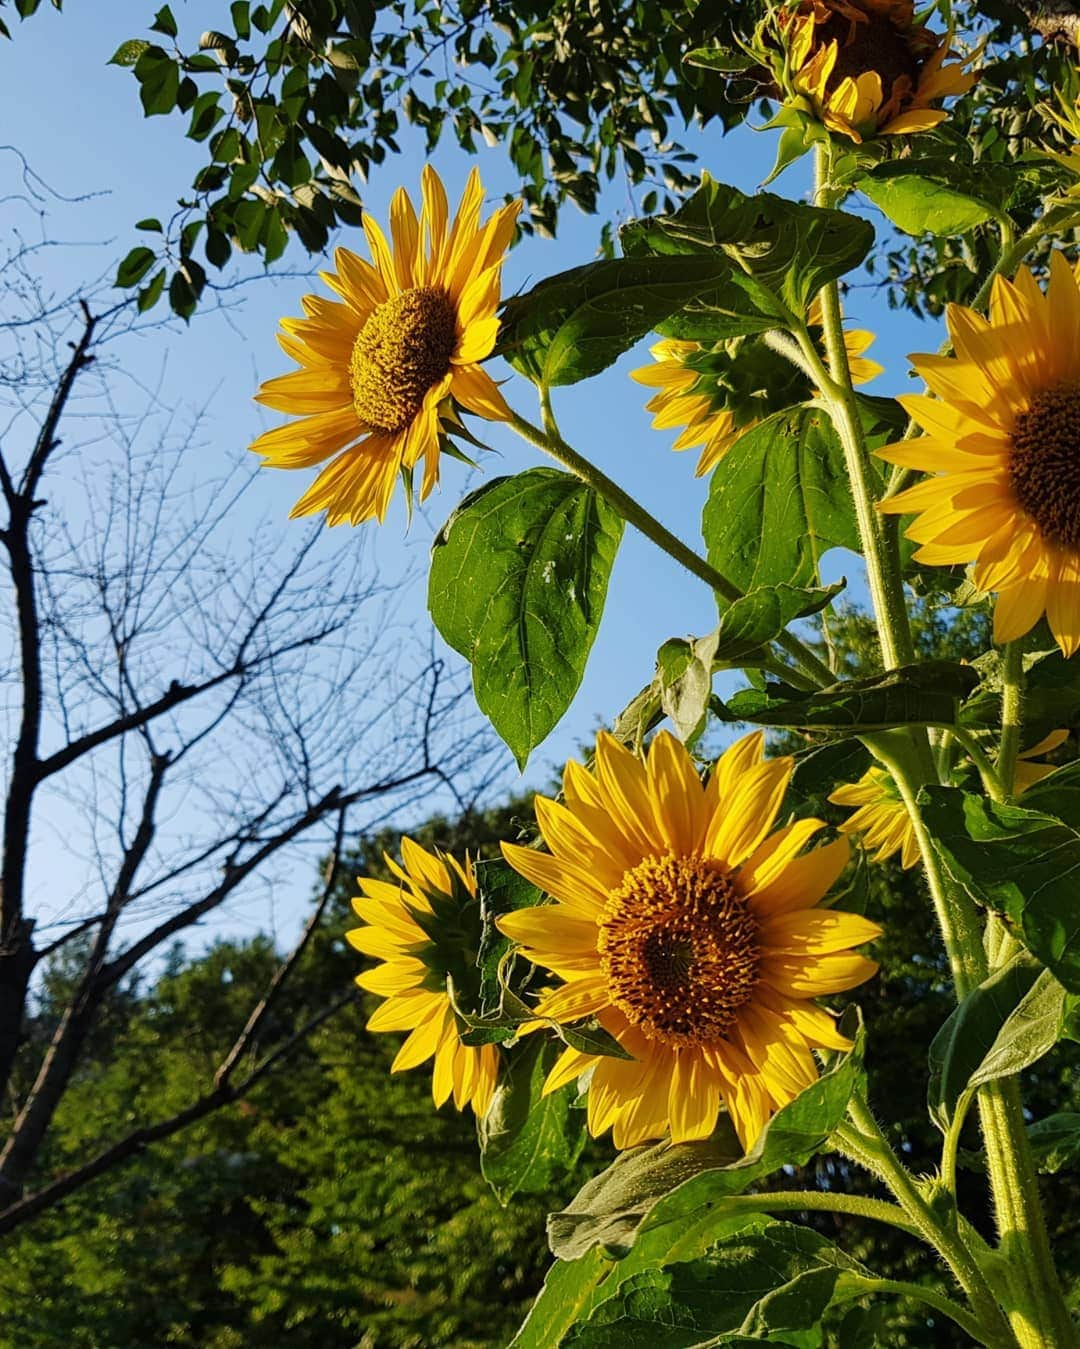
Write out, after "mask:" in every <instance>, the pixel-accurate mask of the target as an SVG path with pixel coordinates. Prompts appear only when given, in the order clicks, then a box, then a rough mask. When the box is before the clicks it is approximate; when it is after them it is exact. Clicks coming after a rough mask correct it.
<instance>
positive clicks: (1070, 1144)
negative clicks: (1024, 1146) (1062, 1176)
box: [1028, 1111, 1080, 1176]
mask: <svg viewBox="0 0 1080 1349" xmlns="http://www.w3.org/2000/svg"><path fill="white" fill-rule="evenodd" d="M1028 1138H1029V1140H1030V1141H1031V1150H1032V1152H1033V1153H1034V1154H1035V1165H1036V1166H1037V1167H1038V1168H1039V1170H1040V1171H1042V1172H1043V1173H1044V1174H1046V1175H1051V1176H1053V1175H1056V1174H1057V1172H1058V1171H1065V1170H1069V1169H1071V1168H1072V1167H1074V1166H1075V1165H1076V1163H1077V1161H1080V1115H1077V1114H1075V1113H1074V1112H1072V1111H1063V1112H1062V1113H1061V1114H1057V1115H1047V1117H1046V1118H1045V1119H1040V1120H1036V1121H1035V1123H1034V1124H1032V1125H1029V1127H1028Z"/></svg>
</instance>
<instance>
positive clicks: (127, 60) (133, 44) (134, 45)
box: [107, 37, 150, 66]
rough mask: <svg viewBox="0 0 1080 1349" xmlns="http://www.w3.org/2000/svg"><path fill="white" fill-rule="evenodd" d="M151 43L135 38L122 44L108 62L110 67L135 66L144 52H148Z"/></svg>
mask: <svg viewBox="0 0 1080 1349" xmlns="http://www.w3.org/2000/svg"><path fill="white" fill-rule="evenodd" d="M149 48H150V43H149V42H146V41H145V40H144V39H143V38H138V37H133V38H130V39H129V40H128V41H127V42H121V44H120V45H119V47H117V49H116V51H114V52H113V54H112V56H110V57H109V60H108V62H107V64H108V65H110V66H133V65H135V63H136V62H137V61H138V59H139V57H140V56H142V54H143V52H145V51H148V50H149Z"/></svg>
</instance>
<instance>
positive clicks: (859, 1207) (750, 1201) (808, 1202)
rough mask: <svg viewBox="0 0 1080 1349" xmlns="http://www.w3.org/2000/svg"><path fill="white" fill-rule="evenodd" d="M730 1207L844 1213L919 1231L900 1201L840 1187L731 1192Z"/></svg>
mask: <svg viewBox="0 0 1080 1349" xmlns="http://www.w3.org/2000/svg"><path fill="white" fill-rule="evenodd" d="M731 1209H733V1210H735V1211H738V1212H744V1211H745V1212H748V1213H759V1212H760V1213H843V1214H846V1215H847V1216H849V1217H852V1218H867V1219H869V1220H870V1221H871V1222H877V1223H888V1225H889V1226H890V1227H896V1228H899V1229H900V1231H901V1232H906V1233H907V1234H908V1236H918V1235H919V1234H920V1233H919V1227H918V1225H917V1224H916V1223H914V1222H912V1221H911V1219H910V1218H909V1217H908V1216H907V1214H906V1213H905V1212H904V1210H903V1209H902V1208H901V1207H900V1205H899V1204H890V1203H887V1202H886V1201H885V1200H884V1199H866V1198H864V1197H863V1196H862V1195H858V1194H842V1193H841V1192H840V1191H839V1190H836V1191H834V1190H775V1191H768V1192H765V1193H762V1194H739V1195H732V1196H731V1197H730V1198H729V1199H725V1200H724V1203H723V1212H724V1213H725V1214H726V1213H727V1212H728V1211H729V1210H731Z"/></svg>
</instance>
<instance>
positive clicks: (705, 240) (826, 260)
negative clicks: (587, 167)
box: [620, 173, 874, 339]
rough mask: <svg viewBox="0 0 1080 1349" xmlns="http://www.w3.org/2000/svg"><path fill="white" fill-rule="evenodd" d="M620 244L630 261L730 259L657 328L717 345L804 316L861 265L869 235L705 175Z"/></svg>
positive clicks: (820, 212)
mask: <svg viewBox="0 0 1080 1349" xmlns="http://www.w3.org/2000/svg"><path fill="white" fill-rule="evenodd" d="M620 240H621V242H622V245H623V250H624V251H625V252H626V253H627V254H629V255H631V256H634V257H637V256H641V255H643V254H685V253H703V254H706V255H709V256H713V257H717V256H719V257H722V258H726V259H728V260H729V271H728V275H727V276H726V277H725V278H724V280H723V282H722V283H721V284H718V285H717V286H716V287H715V288H714V289H713V290H711V291H709V290H706V289H705V288H703V289H702V291H701V293H700V295H699V297H698V298H697V299H696V300H695V301H694V303H693V304H690V305H686V306H684V307H683V308H682V309H681V311H680V315H679V318H678V319H677V320H673V321H669V322H668V323H666V324H664V325H662V331H664V332H666V333H668V334H669V335H671V336H682V335H683V331H682V328H683V327H684V326H688V327H689V329H692V331H693V335H695V336H697V337H698V338H699V339H704V338H705V337H706V336H712V337H714V338H717V339H722V338H724V337H730V336H734V335H737V334H740V333H750V332H760V331H764V330H766V329H768V328H775V327H783V326H785V323H786V319H787V316H788V315H789V314H790V313H794V314H796V315H798V316H799V317H800V318H801V317H803V316H805V314H806V312H807V309H808V308H809V305H810V302H811V300H812V299H813V297H814V296H815V295H816V294H817V293H818V291H819V290H820V289H821V288H822V286H824V285H826V284H827V283H828V282H829V281H835V280H836V279H837V278H838V277H841V276H843V275H844V274H845V273H846V272H849V271H850V270H851V269H852V268H853V267H857V266H858V265H859V263H860V262H862V260H863V258H865V257H866V255H867V253H868V252H869V251H870V248H871V246H872V244H873V242H874V230H873V227H872V226H871V225H870V224H869V222H867V221H865V220H860V219H859V218H858V217H857V216H853V215H849V214H847V213H846V212H843V211H834V210H828V209H824V208H821V207H816V206H806V205H803V204H801V203H798V202H791V201H786V200H785V199H784V198H783V197H777V196H774V195H773V194H772V193H769V192H758V193H755V194H754V195H753V196H747V195H746V193H744V192H740V191H739V190H738V189H737V188H734V187H728V186H727V185H726V184H724V183H718V182H717V181H716V180H715V179H713V178H711V177H710V176H709V175H708V174H707V173H706V174H703V175H702V183H701V187H700V188H699V189H698V190H697V192H695V193H694V195H693V196H692V197H691V198H690V199H689V200H688V201H687V202H686V203H685V204H684V205H683V206H682V207H681V208H680V209H679V210H678V211H677V212H676V213H675V214H674V215H670V216H654V217H652V218H651V219H648V220H635V221H632V222H631V223H630V224H629V225H627V226H626V227H625V229H623V231H622V232H621V235H620Z"/></svg>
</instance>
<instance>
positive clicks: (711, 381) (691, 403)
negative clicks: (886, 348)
mask: <svg viewBox="0 0 1080 1349" xmlns="http://www.w3.org/2000/svg"><path fill="white" fill-rule="evenodd" d="M807 322H808V323H809V324H810V326H811V327H820V325H821V302H820V301H819V300H817V299H815V300H814V303H813V304H812V305H811V307H810V313H809V315H808V316H807ZM873 341H874V334H873V333H871V332H868V331H866V330H865V329H861V328H859V329H852V330H851V331H849V332H845V333H844V345H845V346H846V347H847V353H848V364H849V368H850V370H851V377H852V379H853V380H854V382H855V383H856V384H865V383H867V382H868V381H869V380H872V379H873V378H874V377H875V375H880V374H881V369H882V367H881V366H880V365H878V363H877V362H876V361H872V360H869V359H868V358H867V357H865V356H864V354H863V353H864V352H865V351H866V350H867V348H868V347H869V346H870V345H871V343H872V342H873ZM729 348H731V349H733V358H730V357H729V353H728V349H729ZM748 351H750V352H760V354H762V355H764V354H765V353H766V351H767V349H764V348H762V347H761V344H756V345H753V346H750V345H748V344H745V343H744V339H742V338H736V339H735V340H734V341H733V342H732V343H720V344H718V345H717V346H716V347H714V348H712V349H710V348H709V347H706V346H704V345H703V344H702V343H701V342H691V341H686V340H682V339H679V338H665V339H664V341H662V342H657V343H656V344H655V345H654V346H652V347H650V348H649V354H650V356H652V358H653V360H654V361H655V362H656V364H655V365H646V366H642V367H641V368H640V369H638V370H632V371H631V372H630V378H631V379H633V380H636V381H637V382H638V383H639V384H644V385H647V386H648V387H649V388H655V389H657V390H658V392H657V393H655V394H654V395H653V396H652V398H650V399H649V401H648V402H647V403H646V404H645V410H646V411H647V412H652V413H655V416H654V417H653V422H652V425H653V429H654V430H656V431H666V430H669V429H670V428H672V427H684V428H685V429H684V430H683V432H682V434H681V435H680V436H679V437H678V438H677V440H676V441H675V444H674V445H673V446H672V447H671V448H672V449H673V450H689V449H696V448H697V447H698V446H701V447H702V449H701V457H700V458H699V459H698V465H697V468H696V469H695V470H694V476H695V477H698V478H701V477H704V475H705V474H706V473H711V472H712V470H713V469H714V468H715V467H716V465H717V464H718V463H719V462H720V460H721V459H723V457H724V455H725V454H727V452H728V450H730V449H731V447H732V445H734V444H735V442H736V441H737V440H738V439H739V437H740V436H741V435H744V434H745V433H746V432H747V431H749V430H750V429H751V428H752V427H754V426H756V425H757V424H758V422H759V421H760V420H761V418H762V417H764V416H768V414H769V413H770V412H771V411H773V410H774V406H784V405H785V401H786V402H787V403H790V402H798V401H799V400H800V399H801V398H802V397H803V396H804V394H806V393H809V392H810V390H809V389H808V387H807V386H806V383H805V381H804V380H802V377H801V376H800V375H798V374H797V372H794V371H793V370H791V369H787V368H786V362H782V361H781V360H780V359H779V358H776V357H775V354H774V353H772V352H768V359H769V360H770V361H771V362H772V363H773V364H775V365H776V366H778V367H779V369H780V370H781V372H782V374H781V377H780V378H781V379H786V380H787V381H788V383H787V384H786V385H785V386H784V388H785V390H786V392H782V391H781V390H780V389H779V388H778V387H777V383H778V381H777V378H776V377H775V376H771V375H770V374H768V373H765V372H762V373H761V376H760V378H759V379H756V378H755V371H754V370H752V369H751V370H750V371H749V377H748V378H746V379H745V380H743V381H742V382H743V383H744V384H746V385H747V386H749V387H748V390H747V391H746V392H744V394H743V395H742V396H741V397H739V396H738V395H736V394H735V391H734V388H733V384H734V383H735V382H737V381H738V378H739V376H741V375H742V374H743V373H744V372H746V371H747V370H748V367H749V366H750V362H748V361H747V359H746V355H747V352H748ZM793 376H794V379H795V383H794V384H792V379H793ZM762 389H764V390H765V395H764V397H763V396H762V393H761V390H762ZM747 394H749V396H747ZM778 395H779V396H778Z"/></svg>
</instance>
